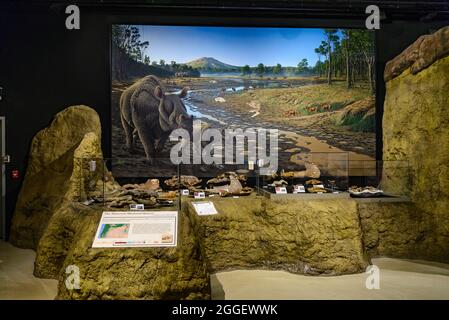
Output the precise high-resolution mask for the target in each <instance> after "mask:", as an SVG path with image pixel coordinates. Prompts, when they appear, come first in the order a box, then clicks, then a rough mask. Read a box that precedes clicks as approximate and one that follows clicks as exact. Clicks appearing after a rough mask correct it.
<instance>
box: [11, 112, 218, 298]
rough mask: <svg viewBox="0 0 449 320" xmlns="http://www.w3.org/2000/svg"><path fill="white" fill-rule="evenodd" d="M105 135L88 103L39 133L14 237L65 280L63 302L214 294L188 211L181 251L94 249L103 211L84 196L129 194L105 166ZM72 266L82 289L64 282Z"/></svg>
mask: <svg viewBox="0 0 449 320" xmlns="http://www.w3.org/2000/svg"><path fill="white" fill-rule="evenodd" d="M100 137H101V131H100V121H99V118H98V115H97V113H96V112H95V111H94V110H93V109H91V108H89V107H86V106H74V107H69V108H67V109H65V110H64V111H62V112H60V113H58V114H57V115H56V116H55V118H54V120H53V122H52V123H51V124H50V126H49V127H48V128H46V129H44V130H42V131H41V132H39V133H38V134H37V135H36V137H35V138H34V139H33V143H32V147H31V150H30V164H29V168H28V170H27V173H26V176H25V181H24V184H23V187H22V190H21V192H20V195H19V200H18V202H17V207H16V211H15V213H14V218H13V225H12V228H11V242H12V243H13V244H15V245H17V246H21V247H26V248H33V249H36V261H35V268H34V274H35V275H36V276H38V277H43V278H53V279H59V287H58V296H57V298H59V299H207V298H210V282H209V274H208V272H207V269H206V267H205V262H204V261H205V259H204V258H203V257H202V255H201V250H200V249H199V241H198V240H197V238H196V236H195V234H194V233H193V232H192V231H191V228H190V222H189V220H188V219H186V218H185V217H184V216H181V215H180V216H179V225H178V230H179V233H178V246H177V247H176V248H141V249H127V248H120V249H93V248H91V247H92V242H93V239H94V236H95V231H96V228H97V226H98V222H99V220H100V218H101V214H102V212H103V210H104V208H103V206H101V205H99V204H94V205H91V206H87V205H84V204H83V201H84V200H86V199H89V198H91V197H94V196H98V195H101V193H102V192H103V190H106V191H113V190H118V191H123V190H122V188H121V187H120V186H119V185H118V184H117V183H116V182H115V181H114V179H113V177H112V176H111V175H110V173H109V172H108V171H107V170H106V169H105V168H103V167H102V165H103V161H102V160H103V157H102V152H101V147H100ZM91 161H95V164H96V166H95V167H96V168H95V170H92V168H91ZM68 266H76V267H78V268H79V271H80V288H79V289H76V290H69V289H68V288H67V286H66V284H65V280H66V277H67V274H66V270H67V267H68Z"/></svg>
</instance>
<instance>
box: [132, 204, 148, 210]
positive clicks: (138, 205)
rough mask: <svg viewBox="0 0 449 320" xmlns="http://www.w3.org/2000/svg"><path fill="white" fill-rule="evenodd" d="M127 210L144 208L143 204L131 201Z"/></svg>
mask: <svg viewBox="0 0 449 320" xmlns="http://www.w3.org/2000/svg"><path fill="white" fill-rule="evenodd" d="M129 210H145V206H144V205H143V204H141V203H133V204H130V205H129Z"/></svg>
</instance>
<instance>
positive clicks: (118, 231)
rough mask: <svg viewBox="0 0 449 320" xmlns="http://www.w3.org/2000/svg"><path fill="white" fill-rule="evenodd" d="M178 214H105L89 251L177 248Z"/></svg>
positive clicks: (116, 212)
mask: <svg viewBox="0 0 449 320" xmlns="http://www.w3.org/2000/svg"><path fill="white" fill-rule="evenodd" d="M177 233H178V212H177V211H141V212H138V211H134V212H131V211H105V212H103V214H102V216H101V220H100V223H99V225H98V228H97V233H96V234H95V239H94V242H93V244H92V248H118V247H125V248H130V247H133V248H136V247H176V244H177Z"/></svg>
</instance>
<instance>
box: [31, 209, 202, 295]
mask: <svg viewBox="0 0 449 320" xmlns="http://www.w3.org/2000/svg"><path fill="white" fill-rule="evenodd" d="M80 209H81V208H80V207H79V205H76V204H74V205H71V206H70V208H68V209H67V210H65V212H63V213H62V212H61V214H60V218H59V220H60V221H61V223H60V225H59V226H56V228H54V230H53V235H57V234H59V237H58V238H57V239H54V240H57V242H59V243H61V241H65V242H66V244H67V248H68V249H67V254H66V257H65V259H64V260H63V263H62V264H61V265H59V266H58V267H59V268H60V270H62V272H61V271H60V272H59V276H58V279H59V285H58V296H57V299H150V300H154V299H188V300H191V299H209V298H210V281H209V273H208V271H207V268H206V264H205V259H204V257H203V256H202V252H201V250H200V248H199V243H200V242H199V241H198V239H197V236H196V235H195V233H194V232H192V230H191V225H190V221H189V219H187V218H186V217H185V216H184V215H179V222H178V245H177V247H176V248H92V241H93V239H94V237H95V232H96V229H97V226H98V223H99V221H100V218H101V214H102V211H103V208H102V207H97V208H89V207H86V206H84V209H81V210H80ZM80 214H81V215H82V216H83V218H77V217H79V215H80ZM71 219H75V220H76V219H78V221H75V222H72V223H68V222H69V221H70V220H71ZM61 226H65V229H62V228H61ZM62 230H70V232H69V233H67V231H65V232H64V231H62ZM54 242H55V241H49V242H48V245H49V246H48V250H47V251H45V252H44V251H41V252H40V255H41V259H37V260H36V261H49V260H50V261H51V260H54V259H53V253H54V251H53V250H52V249H51V246H54ZM70 265H74V266H77V267H78V268H79V271H80V288H79V289H78V290H70V289H68V288H67V286H66V285H65V280H66V277H67V275H66V273H65V272H63V271H64V270H66V268H67V267H68V266H70Z"/></svg>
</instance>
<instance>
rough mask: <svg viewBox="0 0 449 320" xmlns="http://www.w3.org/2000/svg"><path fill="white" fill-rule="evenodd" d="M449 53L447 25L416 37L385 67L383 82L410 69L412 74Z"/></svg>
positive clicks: (448, 30)
mask: <svg viewBox="0 0 449 320" xmlns="http://www.w3.org/2000/svg"><path fill="white" fill-rule="evenodd" d="M448 55H449V26H448V27H445V28H442V29H440V30H438V31H437V32H435V33H433V34H430V35H424V36H421V37H420V38H418V40H416V41H415V42H414V43H413V44H412V45H411V46H409V47H408V48H407V49H405V50H404V51H403V52H402V53H401V54H400V55H398V56H397V57H396V58H394V59H393V60H391V61H389V62H388V63H387V65H386V67H385V73H384V79H385V82H388V81H390V80H391V79H393V78H395V77H397V76H398V75H400V74H401V73H402V72H404V71H405V70H408V69H410V72H411V73H412V74H417V73H418V72H420V71H422V70H424V69H425V68H427V67H428V66H430V65H432V64H433V63H434V62H435V61H437V60H439V59H442V58H444V57H446V56H448Z"/></svg>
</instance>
